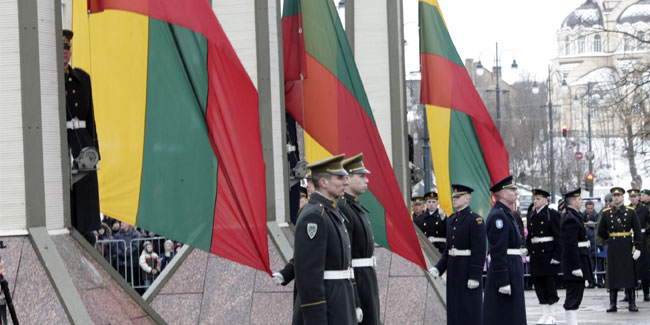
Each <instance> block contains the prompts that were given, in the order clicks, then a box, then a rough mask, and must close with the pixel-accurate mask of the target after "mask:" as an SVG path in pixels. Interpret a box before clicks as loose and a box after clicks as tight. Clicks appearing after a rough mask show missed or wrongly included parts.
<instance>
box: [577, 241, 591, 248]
mask: <svg viewBox="0 0 650 325" xmlns="http://www.w3.org/2000/svg"><path fill="white" fill-rule="evenodd" d="M578 247H586V248H589V247H591V243H590V242H589V241H588V240H585V241H579V242H578Z"/></svg>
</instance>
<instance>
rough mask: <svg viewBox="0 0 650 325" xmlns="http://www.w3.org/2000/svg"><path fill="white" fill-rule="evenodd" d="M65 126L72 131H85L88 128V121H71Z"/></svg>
mask: <svg viewBox="0 0 650 325" xmlns="http://www.w3.org/2000/svg"><path fill="white" fill-rule="evenodd" d="M65 126H66V127H67V128H68V129H70V130H75V129H85V128H86V121H84V120H76V119H75V120H70V121H67V122H65Z"/></svg>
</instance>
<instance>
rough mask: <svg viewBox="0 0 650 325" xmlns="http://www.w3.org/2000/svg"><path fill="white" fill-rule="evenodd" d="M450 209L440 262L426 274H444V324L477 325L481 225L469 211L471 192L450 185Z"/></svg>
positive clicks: (480, 295) (482, 250) (480, 294)
mask: <svg viewBox="0 0 650 325" xmlns="http://www.w3.org/2000/svg"><path fill="white" fill-rule="evenodd" d="M451 187H452V190H453V192H452V194H451V195H452V196H451V198H452V205H453V207H454V209H455V210H456V212H454V214H452V215H451V216H450V217H449V218H447V227H448V228H447V229H448V232H447V243H448V245H447V247H446V248H445V250H444V252H443V253H442V257H441V258H440V261H438V263H437V264H436V266H435V267H432V268H431V269H430V270H429V273H430V274H431V276H433V277H434V278H437V277H439V276H440V275H441V274H443V273H445V271H446V272H447V286H446V287H447V288H446V289H447V324H448V325H456V324H457V325H465V324H476V325H480V324H482V323H483V321H482V317H483V315H482V313H481V310H482V308H483V278H482V277H483V265H484V264H485V224H484V223H483V217H481V216H480V215H478V214H476V213H474V212H473V211H472V209H471V208H470V207H469V203H470V200H471V199H472V192H473V191H474V189H472V188H471V187H469V186H465V185H458V184H454V185H452V186H451Z"/></svg>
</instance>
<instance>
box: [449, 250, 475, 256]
mask: <svg viewBox="0 0 650 325" xmlns="http://www.w3.org/2000/svg"><path fill="white" fill-rule="evenodd" d="M447 254H449V256H472V251H471V250H469V249H456V248H452V249H450V250H449V251H447Z"/></svg>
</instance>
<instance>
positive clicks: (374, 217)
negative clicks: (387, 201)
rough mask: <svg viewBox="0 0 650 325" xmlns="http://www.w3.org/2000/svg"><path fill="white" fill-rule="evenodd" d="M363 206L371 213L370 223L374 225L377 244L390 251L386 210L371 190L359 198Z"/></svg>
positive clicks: (373, 231) (373, 230)
mask: <svg viewBox="0 0 650 325" xmlns="http://www.w3.org/2000/svg"><path fill="white" fill-rule="evenodd" d="M359 201H361V204H363V206H364V207H365V208H366V209H368V211H370V213H368V221H370V224H371V225H372V234H373V236H375V238H374V239H375V243H377V244H379V245H381V246H383V247H385V248H387V249H390V245H389V244H388V236H387V235H386V210H384V207H383V206H382V205H381V203H380V202H379V201H378V200H377V197H375V195H374V194H372V192H371V191H370V190H368V191H366V193H364V194H362V195H360V196H359Z"/></svg>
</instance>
